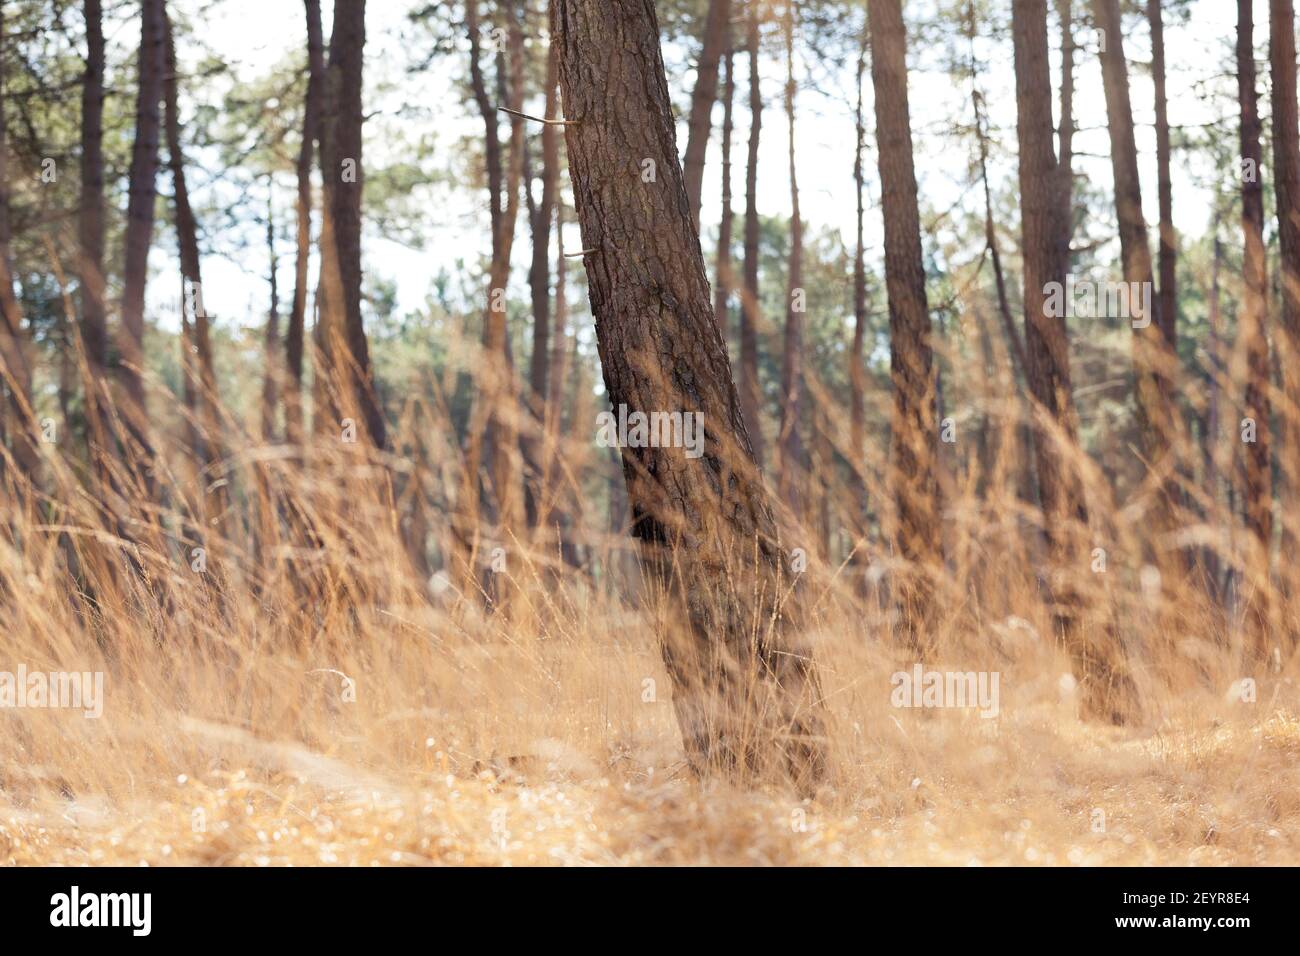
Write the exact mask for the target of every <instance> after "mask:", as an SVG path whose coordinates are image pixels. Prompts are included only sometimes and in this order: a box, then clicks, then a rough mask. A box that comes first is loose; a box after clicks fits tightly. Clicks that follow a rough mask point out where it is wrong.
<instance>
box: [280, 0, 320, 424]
mask: <svg viewBox="0 0 1300 956" xmlns="http://www.w3.org/2000/svg"><path fill="white" fill-rule="evenodd" d="M304 6H305V8H306V15H307V94H306V96H305V97H304V102H303V117H302V142H301V144H299V147H298V165H297V174H298V200H297V209H296V214H297V233H296V247H295V253H294V264H293V302H292V303H291V304H290V306H289V324H288V328H287V329H285V335H284V361H285V366H286V369H287V372H288V374H287V375H286V376H285V382H284V430H285V438H286V439H287V440H288V442H289V444H290V445H299V444H301V443H302V440H303V398H302V374H303V353H304V351H305V340H306V326H307V294H308V289H309V282H310V280H309V278H308V274H307V270H308V265H309V263H310V261H311V209H312V196H311V171H312V163H313V159H314V156H313V153H314V148H315V145H316V141H317V140H318V139H319V138H320V109H321V93H322V87H323V85H324V82H325V41H324V32H323V30H322V29H321V14H320V0H304Z"/></svg>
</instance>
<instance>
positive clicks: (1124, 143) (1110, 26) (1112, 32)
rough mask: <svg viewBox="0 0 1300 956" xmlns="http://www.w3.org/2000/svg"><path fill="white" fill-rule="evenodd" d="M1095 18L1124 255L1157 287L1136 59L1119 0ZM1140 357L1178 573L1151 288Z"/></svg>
mask: <svg viewBox="0 0 1300 956" xmlns="http://www.w3.org/2000/svg"><path fill="white" fill-rule="evenodd" d="M1092 6H1093V18H1094V20H1095V21H1096V24H1097V26H1098V28H1099V29H1101V30H1102V31H1103V34H1104V36H1105V37H1106V43H1105V45H1104V46H1103V48H1102V50H1101V72H1102V83H1103V85H1104V87H1105V93H1106V115H1107V126H1108V127H1109V130H1110V147H1111V148H1110V155H1111V169H1112V173H1113V176H1114V180H1115V212H1116V217H1117V219H1118V221H1119V241H1120V257H1121V259H1122V260H1123V264H1124V281H1126V282H1128V283H1129V287H1130V289H1136V290H1143V289H1145V290H1150V289H1151V288H1152V273H1151V249H1150V246H1149V244H1148V239H1147V226H1146V219H1145V218H1144V217H1143V214H1142V188H1141V183H1140V180H1139V178H1138V162H1137V146H1136V144H1135V141H1134V135H1133V104H1132V101H1131V99H1130V97H1129V88H1128V64H1127V62H1126V61H1125V59H1124V38H1123V33H1122V24H1121V20H1120V10H1119V0H1092ZM1129 298H1130V302H1129V305H1130V311H1131V319H1132V325H1133V365H1134V377H1135V379H1136V385H1137V395H1136V400H1137V414H1138V427H1139V429H1140V432H1141V441H1142V453H1143V457H1144V458H1145V459H1146V465H1147V468H1148V469H1149V471H1150V473H1151V475H1152V477H1153V488H1152V493H1153V501H1152V505H1151V515H1152V521H1151V522H1150V527H1151V529H1152V532H1153V535H1154V538H1155V549H1156V554H1157V557H1158V559H1159V560H1160V563H1161V564H1162V566H1163V570H1164V571H1165V572H1167V573H1169V575H1170V576H1174V577H1176V576H1177V574H1176V571H1177V569H1178V564H1177V547H1176V545H1175V543H1174V542H1173V540H1172V537H1173V531H1174V528H1173V507H1174V495H1175V487H1174V481H1173V470H1174V469H1173V465H1174V462H1173V460H1172V458H1173V444H1174V415H1173V409H1172V408H1171V407H1170V404H1169V402H1168V401H1167V400H1166V396H1167V395H1168V390H1167V389H1166V388H1165V386H1164V385H1163V380H1164V377H1165V376H1167V375H1169V374H1171V373H1172V369H1173V364H1174V360H1173V355H1172V353H1170V352H1169V351H1168V349H1167V348H1166V342H1165V337H1164V334H1163V333H1162V332H1161V330H1160V328H1159V326H1158V325H1157V324H1156V323H1153V322H1152V321H1151V319H1152V318H1153V316H1151V315H1148V314H1146V312H1145V311H1144V306H1143V300H1144V298H1145V297H1144V296H1143V295H1131V296H1130V297H1129Z"/></svg>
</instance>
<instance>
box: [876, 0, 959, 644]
mask: <svg viewBox="0 0 1300 956" xmlns="http://www.w3.org/2000/svg"><path fill="white" fill-rule="evenodd" d="M868 15H869V17H870V22H871V80H872V85H873V87H874V88H875V100H876V140H877V144H878V152H879V165H880V192H881V205H882V207H883V211H884V222H885V287H886V290H887V292H888V297H889V344H890V348H889V371H890V378H891V380H892V382H893V388H894V406H893V413H892V417H891V421H890V462H889V480H890V486H891V488H892V492H893V496H894V501H895V508H896V511H897V514H896V515H895V516H894V518H893V523H894V527H893V529H892V531H893V534H892V537H893V543H894V549H895V553H896V554H897V556H898V558H900V559H901V560H904V561H906V562H907V563H908V565H909V567H908V569H907V570H906V571H905V572H903V573H902V574H900V575H899V576H898V579H897V581H896V583H897V587H896V589H895V590H896V596H897V599H898V604H899V610H900V612H901V617H900V622H899V623H900V625H901V628H902V631H903V635H904V637H905V639H906V640H907V642H908V644H909V645H910V646H911V647H912V649H913V650H915V651H916V652H917V653H918V654H921V655H922V656H924V655H926V654H927V653H928V652H929V648H928V643H929V633H928V630H929V629H928V627H927V624H928V621H929V618H930V616H931V610H932V600H933V587H934V576H935V575H936V574H937V573H938V572H939V570H940V568H941V566H942V563H943V547H942V542H941V538H940V524H939V515H940V510H939V486H938V475H937V462H936V457H937V456H936V443H937V441H938V433H937V424H938V423H937V420H936V415H935V400H936V395H935V374H934V355H933V351H932V348H931V326H930V311H929V306H928V304H927V302H926V293H925V270H924V266H923V264H922V260H921V223H920V214H919V212H918V210H917V201H916V195H917V190H916V171H915V169H914V168H913V165H912V131H911V126H910V122H911V120H910V116H909V111H908V98H907V35H906V30H905V27H904V25H903V10H902V4H901V2H900V0H870V3H869V4H868Z"/></svg>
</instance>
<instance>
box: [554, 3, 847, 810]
mask: <svg viewBox="0 0 1300 956" xmlns="http://www.w3.org/2000/svg"><path fill="white" fill-rule="evenodd" d="M551 33H552V35H553V37H554V42H556V43H558V44H559V49H560V87H561V90H562V92H563V96H564V108H565V113H566V115H567V116H568V117H569V119H570V121H571V122H572V123H573V124H574V125H570V126H567V127H566V140H567V143H568V149H569V165H570V170H571V173H572V181H573V190H574V196H575V199H576V204H577V212H578V220H579V223H580V224H581V227H582V237H583V246H584V258H585V262H586V269H587V281H588V292H589V295H590V298H591V308H592V313H593V315H594V316H595V321H596V339H597V345H598V348H599V352H600V359H601V366H602V369H603V373H604V379H605V387H606V391H607V392H608V394H609V400H610V402H611V403H612V405H613V406H614V408H615V410H616V411H617V410H619V409H620V408H623V407H625V408H626V409H627V412H628V413H629V414H632V413H642V414H647V415H648V414H651V413H661V414H662V413H677V414H681V415H683V416H686V415H693V414H698V415H702V416H703V429H702V431H703V434H704V435H705V436H706V440H705V447H704V448H703V454H702V456H700V457H688V455H687V453H686V450H685V449H683V448H681V447H664V443H658V444H657V445H656V444H654V443H648V442H638V443H637V444H638V445H647V444H648V445H651V447H626V446H625V447H623V448H622V463H623V475H624V479H625V483H626V485H627V490H628V497H629V500H630V503H631V508H632V518H633V534H634V535H635V536H636V537H637V538H639V539H640V541H641V542H642V552H641V553H642V557H643V560H644V563H645V568H646V572H647V577H648V579H649V581H650V582H651V583H652V585H653V586H654V587H656V588H662V589H663V590H664V592H665V593H666V594H667V595H668V596H669V597H670V600H672V601H673V603H674V604H675V605H676V607H678V608H680V613H678V614H670V615H665V618H664V633H663V635H662V639H663V640H662V649H663V658H664V663H665V665H666V667H667V670H668V673H669V675H670V676H671V678H672V681H673V691H674V693H673V706H674V709H675V710H676V713H677V719H678V724H679V726H680V728H681V732H682V738H683V743H684V745H685V749H686V754H687V756H688V758H689V760H690V762H691V764H692V765H693V766H694V767H695V768H696V770H697V771H699V772H708V771H724V772H726V771H731V772H739V773H742V774H744V775H746V776H748V775H749V774H752V773H756V772H761V771H763V770H765V769H767V768H771V767H775V766H782V767H783V768H784V769H785V771H786V772H787V773H788V774H789V775H790V776H791V777H792V778H793V779H794V780H795V781H796V782H797V783H798V784H800V785H803V786H805V787H806V786H809V785H811V784H812V783H813V782H814V781H815V780H816V779H818V778H819V777H820V775H821V773H822V771H823V767H824V759H825V758H824V741H823V730H822V708H823V705H822V701H821V691H820V686H819V681H818V678H817V672H816V669H815V665H814V663H813V659H812V654H811V650H810V648H809V647H808V644H807V641H806V638H805V635H804V633H803V630H802V628H801V627H800V621H799V620H798V618H797V615H796V611H797V606H798V602H797V601H795V600H791V599H787V598H786V595H787V594H788V593H789V592H790V591H791V588H790V585H789V582H788V581H786V580H785V574H786V568H787V567H788V565H787V564H786V560H787V557H786V555H785V554H784V553H783V551H782V548H781V545H780V543H779V540H778V532H777V524H776V520H775V517H774V514H773V511H772V508H771V505H770V502H769V501H768V499H767V496H766V493H765V491H764V488H763V485H762V482H761V480H760V478H759V474H758V470H757V467H756V465H755V462H754V457H753V452H752V449H751V446H750V441H749V435H748V433H747V430H746V428H745V422H744V419H743V416H742V415H741V410H740V399H739V396H738V395H737V392H736V388H735V386H734V384H733V383H732V379H731V369H730V367H729V365H728V361H727V349H726V344H725V342H724V341H723V336H722V331H721V330H720V329H719V328H718V325H717V322H716V320H715V318H714V314H713V306H712V303H711V302H710V296H709V283H708V279H707V278H706V277H705V271H704V257H703V255H702V254H701V251H700V241H699V235H698V232H697V230H696V228H695V226H694V224H693V222H692V220H691V212H690V204H689V201H688V199H687V195H686V189H685V185H684V182H683V178H682V171H681V167H680V166H679V165H678V161H677V142H676V140H677V137H676V128H675V125H674V122H673V116H672V109H671V105H670V102H671V101H670V99H669V95H668V85H667V82H666V80H665V77H664V66H663V59H662V57H661V54H660V50H659V25H658V21H657V17H656V14H655V9H654V4H653V2H652V0H627V2H622V3H609V2H608V0H561V2H558V3H556V5H555V8H554V10H553V17H552V23H551ZM649 163H653V164H654V168H655V169H656V170H657V175H656V176H654V177H645V178H643V177H642V170H643V169H646V168H648V164H649ZM667 444H668V445H669V446H672V445H674V444H675V443H672V442H669V443H667Z"/></svg>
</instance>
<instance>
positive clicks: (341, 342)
mask: <svg viewBox="0 0 1300 956" xmlns="http://www.w3.org/2000/svg"><path fill="white" fill-rule="evenodd" d="M365 43H366V4H365V0H336V2H335V4H334V28H333V30H332V32H331V33H330V47H329V66H328V67H327V69H326V89H327V92H326V104H327V108H326V110H325V113H324V116H323V118H322V120H323V127H322V130H321V179H322V182H323V183H324V186H325V215H324V222H323V225H322V228H321V239H320V245H321V263H322V266H321V277H322V280H323V281H322V283H321V284H322V286H323V287H324V288H323V290H322V291H323V293H324V300H323V303H322V307H321V321H323V322H324V323H325V327H324V331H325V354H326V355H327V356H328V358H329V362H330V365H329V368H328V374H329V375H330V376H331V377H332V384H333V386H334V388H335V389H336V391H337V401H338V403H339V409H338V412H339V417H340V419H347V418H350V419H352V420H353V421H354V422H355V423H356V430H357V432H358V433H360V432H361V431H363V430H364V431H365V434H366V437H367V439H368V440H369V441H370V442H371V443H372V444H373V445H374V446H375V447H376V448H383V447H384V445H385V443H386V442H387V433H386V428H385V424H384V416H383V412H382V410H381V409H380V407H379V398H378V396H377V395H376V393H375V383H374V378H373V375H372V372H371V368H370V348H369V345H368V343H367V341H366V332H365V327H364V326H363V324H362V321H361V189H362V184H363V181H364V174H363V168H362V162H361V124H362V121H363V118H364V117H363V115H362V109H361V92H362V62H363V57H364V49H365ZM335 427H339V426H338V425H336V426H335Z"/></svg>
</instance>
